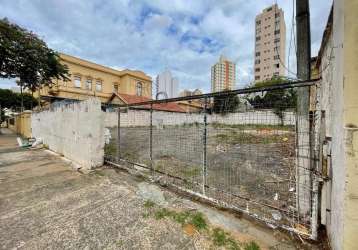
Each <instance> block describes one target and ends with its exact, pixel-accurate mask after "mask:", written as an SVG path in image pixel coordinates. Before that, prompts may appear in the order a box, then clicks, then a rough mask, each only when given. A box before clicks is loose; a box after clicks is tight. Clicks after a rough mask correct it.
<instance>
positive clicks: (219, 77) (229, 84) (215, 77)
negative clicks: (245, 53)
mask: <svg viewBox="0 0 358 250" xmlns="http://www.w3.org/2000/svg"><path fill="white" fill-rule="evenodd" d="M235 78H236V72H235V63H233V62H230V61H229V60H228V59H226V58H225V57H224V56H220V59H219V62H217V63H216V64H215V65H213V66H211V92H219V91H224V90H232V89H234V88H235Z"/></svg>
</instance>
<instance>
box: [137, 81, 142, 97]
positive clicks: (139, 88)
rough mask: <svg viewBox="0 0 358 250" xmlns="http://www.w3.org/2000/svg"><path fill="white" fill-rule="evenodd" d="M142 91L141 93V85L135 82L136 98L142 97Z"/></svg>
mask: <svg viewBox="0 0 358 250" xmlns="http://www.w3.org/2000/svg"><path fill="white" fill-rule="evenodd" d="M142 91H143V85H142V83H141V82H137V85H136V94H137V96H142Z"/></svg>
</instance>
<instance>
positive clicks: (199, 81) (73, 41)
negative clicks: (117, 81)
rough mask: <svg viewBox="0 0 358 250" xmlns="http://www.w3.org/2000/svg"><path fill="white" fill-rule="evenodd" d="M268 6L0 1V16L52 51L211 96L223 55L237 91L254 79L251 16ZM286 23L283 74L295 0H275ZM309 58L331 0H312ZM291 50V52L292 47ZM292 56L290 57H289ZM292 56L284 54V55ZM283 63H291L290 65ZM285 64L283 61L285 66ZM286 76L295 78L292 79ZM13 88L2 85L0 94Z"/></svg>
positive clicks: (160, 0)
mask: <svg viewBox="0 0 358 250" xmlns="http://www.w3.org/2000/svg"><path fill="white" fill-rule="evenodd" d="M273 3H275V1H274V0H220V1H217V0H215V1H214V0H132V1H131V0H106V1H104V0H31V1H28V0H0V6H1V8H0V18H4V17H6V18H8V19H9V20H10V21H11V22H14V23H16V24H18V25H20V26H22V27H24V28H26V29H28V30H31V31H33V32H35V33H36V34H37V35H38V36H39V37H40V38H41V39H43V40H44V41H45V42H46V43H47V44H48V46H49V47H50V48H52V49H54V50H56V51H58V52H63V53H66V54H70V55H73V56H76V57H80V58H83V59H86V60H89V61H93V62H95V63H98V64H102V65H106V66H109V67H112V68H115V69H125V68H129V69H134V70H142V71H144V72H145V73H146V74H148V75H149V76H151V77H152V78H153V79H155V76H156V75H157V74H158V73H160V72H161V71H163V70H164V69H166V68H168V69H170V70H171V71H172V73H173V75H174V76H175V77H177V78H178V79H179V89H180V90H183V89H195V88H199V89H202V90H203V91H204V92H208V91H209V90H210V69H211V66H212V65H213V64H215V63H216V62H217V61H218V59H219V56H220V55H221V54H223V55H225V56H226V57H228V58H229V59H230V60H232V61H234V62H235V63H236V73H237V79H236V88H240V87H243V86H245V85H247V84H249V83H250V82H251V81H252V80H253V65H254V38H255V16H256V15H257V14H259V13H260V12H261V11H262V9H264V8H266V7H268V6H270V5H272V4H273ZM277 4H278V5H279V7H281V8H282V9H283V10H284V13H285V21H286V29H287V31H286V37H287V39H286V51H287V52H286V59H285V63H286V68H289V69H290V72H292V73H295V69H296V65H295V52H294V45H293V44H294V43H293V41H292V42H291V46H289V44H290V40H292V39H290V38H291V30H292V27H293V25H292V20H293V19H292V17H293V6H294V4H295V3H294V0H277ZM310 4H311V6H310V13H311V43H312V56H315V55H317V53H318V50H319V46H320V43H321V39H322V35H323V31H324V28H325V25H326V22H327V18H328V14H329V10H330V7H331V4H332V0H311V1H310ZM290 48H291V49H290ZM289 51H290V53H288V52H289ZM288 55H290V56H288ZM288 57H289V61H288ZM288 62H289V63H288ZM292 73H291V74H290V73H289V76H290V77H292V78H294V77H295V76H294V74H292ZM12 86H15V84H14V80H13V79H9V80H8V79H6V80H3V79H2V80H0V88H9V87H12Z"/></svg>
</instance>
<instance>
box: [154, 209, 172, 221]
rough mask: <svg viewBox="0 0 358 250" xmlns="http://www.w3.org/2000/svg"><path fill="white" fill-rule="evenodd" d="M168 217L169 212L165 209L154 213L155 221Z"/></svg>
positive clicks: (170, 213)
mask: <svg viewBox="0 0 358 250" xmlns="http://www.w3.org/2000/svg"><path fill="white" fill-rule="evenodd" d="M170 215H172V212H171V211H169V210H168V209H166V208H161V209H159V210H157V211H155V213H154V218H155V219H157V220H160V219H164V218H166V217H169V216H170Z"/></svg>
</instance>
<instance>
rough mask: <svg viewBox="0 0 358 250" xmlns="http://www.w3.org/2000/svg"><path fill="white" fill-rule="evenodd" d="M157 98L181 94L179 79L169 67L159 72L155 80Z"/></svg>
mask: <svg viewBox="0 0 358 250" xmlns="http://www.w3.org/2000/svg"><path fill="white" fill-rule="evenodd" d="M155 95H156V96H155V98H157V97H158V99H159V98H161V99H163V98H174V97H178V96H179V80H178V78H176V77H173V75H172V73H171V71H170V70H169V69H165V70H164V71H163V72H162V73H160V74H158V76H157V77H156V81H155Z"/></svg>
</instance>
